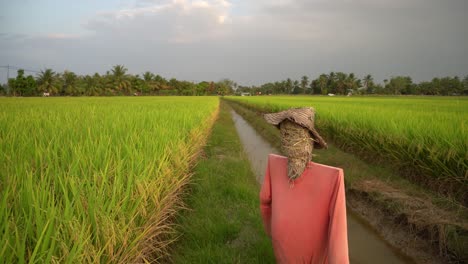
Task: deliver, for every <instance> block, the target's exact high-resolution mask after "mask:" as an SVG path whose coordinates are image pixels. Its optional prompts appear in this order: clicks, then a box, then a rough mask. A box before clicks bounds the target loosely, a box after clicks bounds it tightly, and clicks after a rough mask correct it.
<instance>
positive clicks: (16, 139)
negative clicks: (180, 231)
mask: <svg viewBox="0 0 468 264" xmlns="http://www.w3.org/2000/svg"><path fill="white" fill-rule="evenodd" d="M218 104H219V102H218V98H216V97H118V98H0V230H1V231H0V232H1V234H2V236H1V239H0V260H1V261H0V262H4V263H26V262H28V263H38V262H39V263H54V262H55V263H91V262H92V263H135V262H138V263H141V262H145V261H155V260H157V259H158V257H161V256H164V254H165V248H166V246H167V244H168V243H169V242H170V239H171V236H170V234H171V233H172V232H173V229H172V226H171V225H169V223H168V221H167V220H168V219H169V218H170V217H171V216H172V215H173V214H174V212H175V211H176V210H177V208H178V206H181V203H180V197H179V193H180V188H181V187H182V186H184V185H185V184H186V183H187V179H188V177H189V165H190V163H191V162H193V159H194V156H195V155H196V154H197V152H198V151H199V150H200V148H201V146H202V145H203V144H204V142H205V140H206V138H207V135H208V131H209V129H210V127H211V125H212V124H213V122H214V119H215V116H216V114H217V111H218Z"/></svg>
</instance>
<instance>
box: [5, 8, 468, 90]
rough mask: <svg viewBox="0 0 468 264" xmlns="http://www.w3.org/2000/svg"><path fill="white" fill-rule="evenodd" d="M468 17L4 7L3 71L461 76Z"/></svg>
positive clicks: (183, 76)
mask: <svg viewBox="0 0 468 264" xmlns="http://www.w3.org/2000/svg"><path fill="white" fill-rule="evenodd" d="M466 14H468V1H466V0H250V1H248V0H195V1H190V0H128V1H124V0H99V1H95V0H80V1H76V0H73V1H72V0H0V66H6V65H13V66H16V67H20V68H25V69H28V70H33V71H40V70H44V69H46V68H51V69H53V70H54V71H56V72H63V71H64V70H70V71H73V72H75V73H77V74H82V75H85V74H94V73H95V72H98V73H100V74H104V73H105V72H106V71H108V70H110V69H111V68H112V66H113V65H117V64H121V65H124V66H125V67H126V68H128V71H129V73H132V74H141V73H143V72H145V71H151V72H153V73H156V74H160V75H162V76H164V77H166V78H172V77H174V78H177V79H180V80H188V81H194V82H198V81H204V80H206V81H218V80H220V79H223V78H229V79H232V80H234V81H236V82H237V83H239V84H240V85H260V84H263V83H266V82H272V81H280V80H284V79H286V78H292V79H300V78H301V76H303V75H306V76H309V78H311V79H315V78H317V77H318V76H319V75H320V74H322V73H329V72H331V71H335V72H337V71H342V72H346V73H350V72H353V73H355V74H356V75H357V76H358V77H360V78H362V77H364V75H367V74H371V75H372V76H373V77H374V79H375V80H376V81H377V82H382V81H383V80H384V79H389V78H391V77H392V76H398V75H404V76H410V77H412V78H413V80H414V81H416V82H419V81H425V80H431V79H432V78H434V77H442V76H455V75H457V76H459V77H464V76H466V75H468V15H466ZM29 73H30V74H33V75H35V73H34V72H29ZM6 76H7V73H6V69H5V68H0V83H4V82H6ZM11 76H14V74H13V72H12V71H11V70H10V77H11Z"/></svg>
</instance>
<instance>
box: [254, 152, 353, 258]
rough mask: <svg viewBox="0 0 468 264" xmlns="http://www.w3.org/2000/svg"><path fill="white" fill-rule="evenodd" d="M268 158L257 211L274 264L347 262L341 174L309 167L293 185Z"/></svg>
mask: <svg viewBox="0 0 468 264" xmlns="http://www.w3.org/2000/svg"><path fill="white" fill-rule="evenodd" d="M287 162H288V160H287V158H286V157H283V156H279V155H274V154H270V155H269V157H268V166H267V169H266V174H265V178H264V180H263V184H262V189H261V191H260V203H261V205H260V207H261V212H262V218H263V223H264V226H265V230H266V232H267V233H268V235H270V236H271V239H272V243H273V249H274V251H275V257H276V260H277V262H278V263H333V264H334V263H339V264H341V263H349V259H348V235H347V226H346V201H345V190H344V179H343V170H342V169H340V168H335V167H330V166H325V165H322V164H318V163H314V162H309V163H308V165H307V168H306V170H305V171H304V173H303V174H302V175H301V176H300V177H299V178H297V179H296V180H295V181H294V182H292V181H291V182H290V181H289V178H288V176H287Z"/></svg>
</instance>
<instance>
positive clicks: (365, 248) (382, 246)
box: [231, 110, 412, 264]
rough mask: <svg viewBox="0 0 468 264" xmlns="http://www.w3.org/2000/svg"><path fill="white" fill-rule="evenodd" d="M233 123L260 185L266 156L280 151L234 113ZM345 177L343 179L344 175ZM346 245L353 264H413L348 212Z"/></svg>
mask: <svg viewBox="0 0 468 264" xmlns="http://www.w3.org/2000/svg"><path fill="white" fill-rule="evenodd" d="M231 114H232V117H233V119H234V123H235V126H236V129H237V132H238V134H239V137H240V139H241V142H242V145H243V147H244V151H245V152H246V153H247V155H248V157H249V160H250V163H251V166H252V170H253V171H254V173H255V176H256V178H257V181H258V182H259V183H261V182H262V181H263V175H264V173H265V168H266V165H267V158H268V154H270V153H276V154H279V151H278V150H276V149H275V148H273V147H272V146H271V145H270V144H269V143H268V142H267V141H265V140H264V139H263V138H262V137H261V136H260V135H258V134H257V132H256V131H255V130H254V129H253V128H252V127H251V126H250V125H249V124H248V123H247V122H246V121H245V120H244V119H243V118H242V117H241V116H240V115H238V114H237V113H236V112H235V111H234V110H232V112H231ZM344 173H345V177H346V171H345V172H344ZM347 220H348V245H349V259H350V262H351V263H352V264H366V263H369V264H371V263H372V264H374V263H381V264H386V263H389V264H390V263H391V264H396V263H412V262H409V261H408V258H406V257H403V256H402V255H401V254H399V253H398V252H397V251H396V250H395V249H393V248H391V247H390V246H389V245H388V244H387V243H385V241H384V240H382V238H380V237H379V236H378V235H377V234H376V233H375V232H373V230H372V229H370V228H369V227H368V226H366V225H365V224H364V223H362V220H360V219H358V218H357V217H356V216H355V215H353V214H352V213H351V212H349V210H348V214H347Z"/></svg>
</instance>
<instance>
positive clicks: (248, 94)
mask: <svg viewBox="0 0 468 264" xmlns="http://www.w3.org/2000/svg"><path fill="white" fill-rule="evenodd" d="M241 96H250V93H241Z"/></svg>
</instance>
